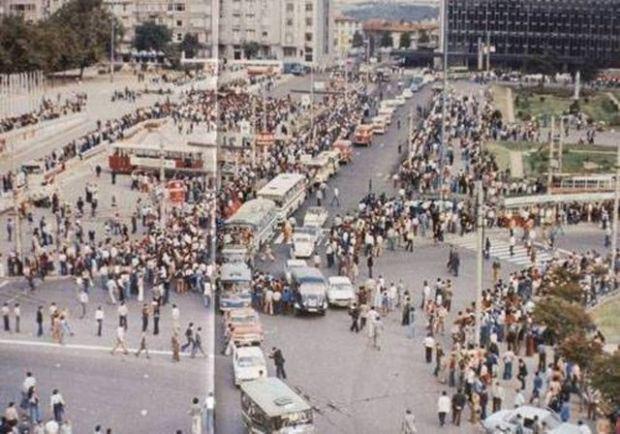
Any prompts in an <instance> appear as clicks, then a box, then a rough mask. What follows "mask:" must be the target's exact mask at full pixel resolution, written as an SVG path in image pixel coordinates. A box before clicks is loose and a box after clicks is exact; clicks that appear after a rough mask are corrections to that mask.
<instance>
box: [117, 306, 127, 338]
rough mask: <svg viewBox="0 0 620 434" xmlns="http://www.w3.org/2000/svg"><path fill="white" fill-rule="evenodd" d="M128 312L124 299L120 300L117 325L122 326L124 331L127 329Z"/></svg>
mask: <svg viewBox="0 0 620 434" xmlns="http://www.w3.org/2000/svg"><path fill="white" fill-rule="evenodd" d="M128 314H129V309H128V308H127V305H126V304H125V302H124V301H121V303H120V305H119V306H118V325H119V326H121V327H123V328H124V329H125V331H127V315H128Z"/></svg>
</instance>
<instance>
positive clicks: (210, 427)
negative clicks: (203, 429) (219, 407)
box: [205, 392, 215, 434]
mask: <svg viewBox="0 0 620 434" xmlns="http://www.w3.org/2000/svg"><path fill="white" fill-rule="evenodd" d="M205 407H206V408H207V434H213V433H214V432H215V427H214V424H215V396H213V392H209V394H208V395H207V399H206V400H205Z"/></svg>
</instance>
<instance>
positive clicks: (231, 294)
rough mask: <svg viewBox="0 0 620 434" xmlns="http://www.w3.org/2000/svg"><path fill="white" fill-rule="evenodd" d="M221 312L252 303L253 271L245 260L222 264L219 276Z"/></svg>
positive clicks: (248, 305)
mask: <svg viewBox="0 0 620 434" xmlns="http://www.w3.org/2000/svg"><path fill="white" fill-rule="evenodd" d="M218 289H219V303H218V304H219V308H220V311H221V312H225V311H227V310H230V309H238V308H243V307H250V306H251V305H252V271H251V270H250V267H248V265H247V264H246V263H244V262H229V263H225V264H222V267H221V269H220V278H219V288H218Z"/></svg>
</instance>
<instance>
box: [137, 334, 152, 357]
mask: <svg viewBox="0 0 620 434" xmlns="http://www.w3.org/2000/svg"><path fill="white" fill-rule="evenodd" d="M142 351H144V353H145V354H146V358H147V359H150V358H151V356H150V355H149V348H148V346H147V344H146V332H142V334H141V335H140V346H139V348H138V350H137V351H136V357H140V353H142Z"/></svg>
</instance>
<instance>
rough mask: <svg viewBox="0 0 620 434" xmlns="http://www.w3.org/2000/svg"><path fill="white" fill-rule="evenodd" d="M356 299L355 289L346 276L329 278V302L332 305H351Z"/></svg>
mask: <svg viewBox="0 0 620 434" xmlns="http://www.w3.org/2000/svg"><path fill="white" fill-rule="evenodd" d="M354 300H355V289H354V288H353V284H352V283H351V280H349V278H348V277H346V276H331V277H329V278H328V279H327V303H328V304H329V305H330V306H339V307H349V306H350V305H351V303H353V301H354Z"/></svg>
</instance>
